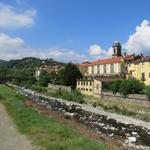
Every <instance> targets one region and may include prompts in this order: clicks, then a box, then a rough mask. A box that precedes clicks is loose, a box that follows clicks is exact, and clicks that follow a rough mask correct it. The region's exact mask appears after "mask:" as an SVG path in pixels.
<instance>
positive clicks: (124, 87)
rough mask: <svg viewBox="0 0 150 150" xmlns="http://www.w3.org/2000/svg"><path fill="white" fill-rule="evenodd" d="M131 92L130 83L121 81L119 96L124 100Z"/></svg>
mask: <svg viewBox="0 0 150 150" xmlns="http://www.w3.org/2000/svg"><path fill="white" fill-rule="evenodd" d="M130 91H131V87H130V81H129V80H123V81H122V82H121V84H120V88H119V92H120V94H121V95H122V96H123V97H124V98H126V97H127V96H128V95H129V94H130Z"/></svg>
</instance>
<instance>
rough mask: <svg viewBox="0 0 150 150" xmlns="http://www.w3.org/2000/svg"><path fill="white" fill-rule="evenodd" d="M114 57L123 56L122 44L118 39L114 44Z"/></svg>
mask: <svg viewBox="0 0 150 150" xmlns="http://www.w3.org/2000/svg"><path fill="white" fill-rule="evenodd" d="M112 56H113V57H119V56H122V55H121V44H120V43H119V42H118V41H116V42H115V43H114V44H113V55H112Z"/></svg>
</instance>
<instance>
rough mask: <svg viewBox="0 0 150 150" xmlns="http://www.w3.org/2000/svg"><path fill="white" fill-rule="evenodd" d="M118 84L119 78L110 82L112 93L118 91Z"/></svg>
mask: <svg viewBox="0 0 150 150" xmlns="http://www.w3.org/2000/svg"><path fill="white" fill-rule="evenodd" d="M120 84H121V80H116V81H113V82H112V84H111V86H110V89H111V90H112V92H113V94H114V95H116V93H117V92H118V91H119V87H120Z"/></svg>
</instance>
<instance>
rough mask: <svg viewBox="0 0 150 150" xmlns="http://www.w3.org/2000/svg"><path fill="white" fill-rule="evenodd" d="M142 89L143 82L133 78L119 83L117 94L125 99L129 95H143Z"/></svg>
mask: <svg viewBox="0 0 150 150" xmlns="http://www.w3.org/2000/svg"><path fill="white" fill-rule="evenodd" d="M144 87H145V86H144V83H143V82H141V81H139V80H137V79H135V78H130V79H126V80H123V81H122V82H121V84H120V88H119V92H120V94H121V95H122V96H123V97H124V98H126V97H127V96H128V95H129V94H140V93H143V90H144Z"/></svg>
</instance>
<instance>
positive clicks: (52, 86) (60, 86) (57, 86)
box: [48, 83, 71, 92]
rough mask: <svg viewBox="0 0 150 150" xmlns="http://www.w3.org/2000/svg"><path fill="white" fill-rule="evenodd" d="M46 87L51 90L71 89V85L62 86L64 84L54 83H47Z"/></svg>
mask: <svg viewBox="0 0 150 150" xmlns="http://www.w3.org/2000/svg"><path fill="white" fill-rule="evenodd" d="M48 88H50V89H52V90H56V91H57V90H63V91H69V92H70V91H71V87H69V86H64V85H54V84H50V83H49V84H48Z"/></svg>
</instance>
